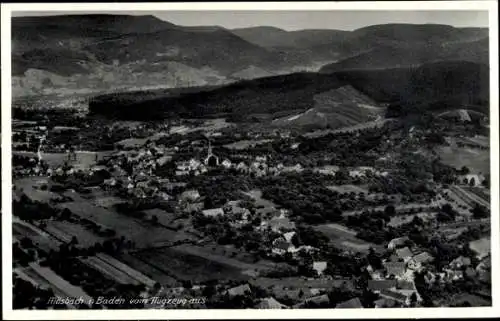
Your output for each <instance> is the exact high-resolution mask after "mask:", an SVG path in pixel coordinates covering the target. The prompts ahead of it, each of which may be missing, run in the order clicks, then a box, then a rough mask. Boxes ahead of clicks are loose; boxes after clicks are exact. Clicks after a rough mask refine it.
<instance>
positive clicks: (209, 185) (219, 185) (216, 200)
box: [188, 170, 252, 208]
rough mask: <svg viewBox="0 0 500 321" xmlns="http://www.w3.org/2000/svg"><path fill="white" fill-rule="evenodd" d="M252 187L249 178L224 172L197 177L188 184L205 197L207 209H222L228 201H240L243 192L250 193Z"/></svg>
mask: <svg viewBox="0 0 500 321" xmlns="http://www.w3.org/2000/svg"><path fill="white" fill-rule="evenodd" d="M251 186H252V182H251V178H250V177H249V176H246V175H241V174H238V173H236V172H230V171H224V170H219V171H217V170H214V171H211V172H209V173H206V174H204V175H199V176H195V177H193V178H192V179H191V180H190V181H189V183H188V188H194V189H197V190H198V191H199V192H200V194H201V195H202V196H204V198H205V208H216V207H221V206H223V205H224V204H226V203H227V202H228V201H234V200H238V199H240V198H241V197H242V195H241V191H248V190H250V187H251Z"/></svg>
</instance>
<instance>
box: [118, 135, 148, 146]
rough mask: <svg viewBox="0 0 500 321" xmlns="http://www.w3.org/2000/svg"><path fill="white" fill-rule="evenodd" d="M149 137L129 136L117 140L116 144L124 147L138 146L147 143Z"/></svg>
mask: <svg viewBox="0 0 500 321" xmlns="http://www.w3.org/2000/svg"><path fill="white" fill-rule="evenodd" d="M147 141H148V138H127V139H124V140H120V141H119V142H116V143H115V145H116V146H120V147H122V148H125V149H127V148H138V147H141V146H143V145H145V144H146V142H147Z"/></svg>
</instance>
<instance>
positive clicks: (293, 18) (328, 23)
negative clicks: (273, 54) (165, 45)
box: [13, 10, 488, 30]
mask: <svg viewBox="0 0 500 321" xmlns="http://www.w3.org/2000/svg"><path fill="white" fill-rule="evenodd" d="M65 13H66V14H76V13H78V14H85V13H105V14H113V13H115V14H116V13H118V14H132V15H145V14H152V15H154V16H156V17H158V18H160V19H162V20H166V21H169V22H172V23H174V24H177V25H182V26H214V25H217V26H221V27H225V28H228V29H234V28H244V27H254V26H273V27H278V28H281V29H284V30H301V29H339V30H355V29H357V28H362V27H365V26H369V25H376V24H384V23H415V24H425V23H435V24H446V25H451V26H455V27H488V12H487V11H436V10H434V11H387V10H386V11H353V10H349V11H155V12H151V11H135V12H128V11H119V12H117V11H114V12H113V11H100V12H83V11H80V12H74V11H73V12H70V11H66V12H65ZM55 14H61V12H22V13H15V12H13V16H42V15H43V16H47V15H55Z"/></svg>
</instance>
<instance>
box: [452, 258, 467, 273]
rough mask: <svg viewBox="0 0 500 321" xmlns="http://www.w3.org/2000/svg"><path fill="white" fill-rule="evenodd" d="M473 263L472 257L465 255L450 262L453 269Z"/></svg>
mask: <svg viewBox="0 0 500 321" xmlns="http://www.w3.org/2000/svg"><path fill="white" fill-rule="evenodd" d="M470 265H471V259H470V258H468V257H464V256H459V257H457V258H456V259H454V260H453V261H451V262H450V264H449V267H450V269H453V270H459V269H461V268H462V267H468V266H470Z"/></svg>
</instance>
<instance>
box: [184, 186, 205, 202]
mask: <svg viewBox="0 0 500 321" xmlns="http://www.w3.org/2000/svg"><path fill="white" fill-rule="evenodd" d="M200 197H201V196H200V192H198V191H197V190H195V189H191V190H187V191H184V192H182V194H181V196H180V200H181V201H183V202H194V201H196V200H198V199H199V198H200Z"/></svg>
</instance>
